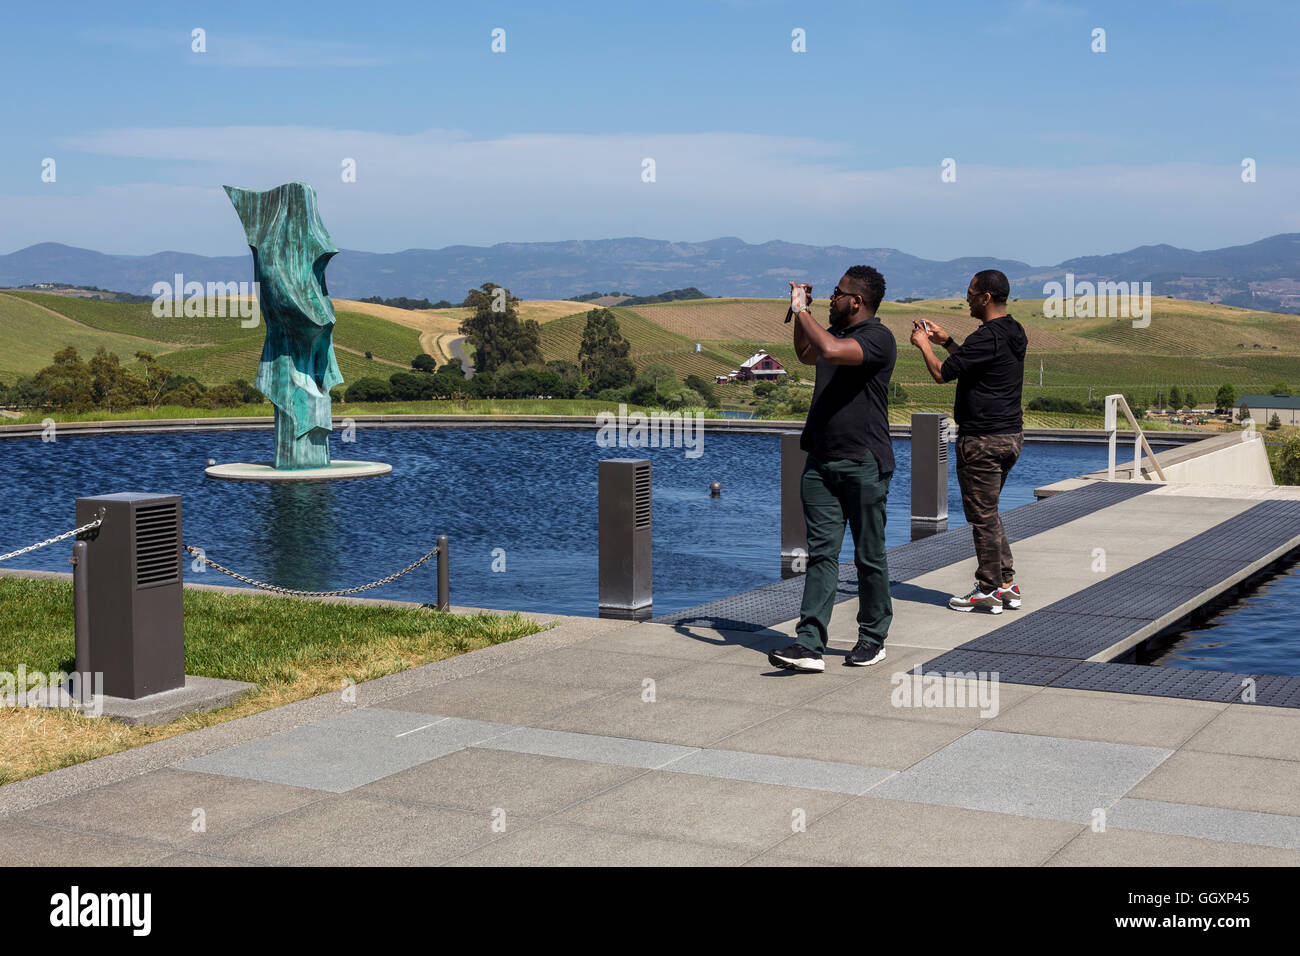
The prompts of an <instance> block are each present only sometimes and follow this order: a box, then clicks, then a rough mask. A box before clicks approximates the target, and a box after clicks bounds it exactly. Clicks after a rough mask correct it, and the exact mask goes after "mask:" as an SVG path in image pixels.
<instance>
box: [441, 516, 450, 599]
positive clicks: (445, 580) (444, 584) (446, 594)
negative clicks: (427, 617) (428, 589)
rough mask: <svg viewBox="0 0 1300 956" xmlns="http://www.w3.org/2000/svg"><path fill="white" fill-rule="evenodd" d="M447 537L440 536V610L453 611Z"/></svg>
mask: <svg viewBox="0 0 1300 956" xmlns="http://www.w3.org/2000/svg"><path fill="white" fill-rule="evenodd" d="M448 560H449V555H448V554H447V536H446V535H445V534H440V535H438V610H439V611H450V610H451V571H450V569H449V567H448V564H447V562H448Z"/></svg>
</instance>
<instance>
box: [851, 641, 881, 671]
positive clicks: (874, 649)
mask: <svg viewBox="0 0 1300 956" xmlns="http://www.w3.org/2000/svg"><path fill="white" fill-rule="evenodd" d="M884 659H885V645H884V644H873V643H872V642H870V641H858V643H856V644H854V645H853V650H851V651H849V653H848V656H847V657H845V658H844V666H845V667H869V666H870V665H872V664H879V663H880V662H881V661H883V660H884Z"/></svg>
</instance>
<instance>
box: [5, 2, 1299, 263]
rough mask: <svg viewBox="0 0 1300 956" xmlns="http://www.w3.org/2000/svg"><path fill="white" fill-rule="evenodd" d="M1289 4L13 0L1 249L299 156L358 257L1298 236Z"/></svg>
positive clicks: (1109, 247) (1207, 242) (138, 221)
mask: <svg viewBox="0 0 1300 956" xmlns="http://www.w3.org/2000/svg"><path fill="white" fill-rule="evenodd" d="M196 27H197V28H202V29H203V30H205V31H206V44H207V51H206V52H205V53H195V52H193V51H192V49H191V31H192V30H193V29H194V28H196ZM498 27H499V28H502V29H504V30H505V31H506V34H505V39H506V51H505V52H504V53H493V52H492V51H491V48H490V46H491V40H492V38H491V31H492V30H493V29H494V28H498ZM1097 27H1100V28H1102V29H1104V30H1105V31H1106V47H1107V49H1106V52H1105V53H1094V52H1092V50H1091V49H1090V47H1091V44H1092V31H1093V29H1094V28H1097ZM795 28H799V29H802V30H804V31H805V32H806V37H807V41H806V42H807V52H805V53H794V52H792V50H791V43H792V38H791V31H792V30H794V29H795ZM1298 28H1300V5H1296V4H1293V3H1264V2H1250V0H1245V2H1217V0H1214V2H1211V0H1199V2H1158V3H1140V4H1134V3H1131V2H1130V3H1090V4H1084V3H1071V2H1048V0H1038V2H1033V0H1013V2H991V3H982V4H973V3H942V2H939V3H925V4H888V5H887V4H876V3H783V2H763V0H753V2H745V0H734V2H705V0H701V2H689V3H687V2H678V3H673V2H668V3H665V2H655V3H650V4H621V3H619V4H611V3H559V4H555V5H553V6H552V5H542V4H535V3H527V4H525V3H497V4H490V3H489V4H481V5H465V4H445V3H404V2H393V3H384V2H378V0H376V2H372V3H364V4H363V3H354V2H348V3H339V2H328V0H318V2H314V3H273V2H270V0H264V2H261V3H244V2H233V3H227V2H221V3H217V2H212V3H190V4H186V3H167V4H150V3H123V4H116V5H110V4H102V3H95V4H91V3H71V4H60V3H49V4H24V5H22V6H17V5H10V7H9V8H8V9H7V10H6V14H5V29H4V31H3V34H2V35H0V73H2V74H3V78H4V82H5V89H6V91H7V93H8V95H7V96H6V97H5V98H4V100H3V101H2V102H0V129H3V130H4V134H5V136H4V149H0V209H3V212H0V252H10V251H13V250H15V249H18V248H22V247H25V246H27V245H30V244H32V243H35V242H41V241H58V242H66V243H69V244H72V245H79V246H87V247H90V248H95V249H99V250H101V251H105V252H115V253H129V254H145V253H150V252H156V251H159V250H162V249H180V250H184V251H190V252H199V253H205V254H235V253H239V252H241V251H242V250H243V248H244V244H243V240H242V234H241V230H240V229H239V225H238V221H237V219H236V217H235V215H234V212H233V210H232V209H230V207H229V204H228V202H227V200H226V198H225V195H224V194H223V193H222V192H221V189H220V187H221V185H222V184H224V183H232V184H235V185H242V186H252V187H259V188H268V187H270V186H273V185H276V184H278V183H281V182H285V181H288V180H293V179H301V180H304V181H306V182H309V183H312V184H313V185H315V186H316V187H317V189H318V191H319V193H320V199H321V212H322V216H323V217H324V220H325V222H326V225H327V226H328V227H329V228H330V230H331V233H332V234H333V236H334V240H335V243H336V244H337V245H339V246H340V247H342V248H350V249H365V250H371V251H377V252H391V251H397V250H401V249H405V248H412V247H425V248H433V247H441V246H446V245H453V244H461V243H466V244H491V243H495V242H505V241H549V240H564V239H599V238H611V237H618V236H633V235H637V236H649V237H652V238H660V239H673V240H683V241H698V240H703V239H710V238H715V237H718V236H725V235H734V236H740V237H741V238H743V239H745V240H747V241H751V242H762V241H767V240H770V239H783V240H788V241H795V242H807V243H813V244H818V245H831V244H838V245H846V246H855V247H875V246H890V247H895V248H899V249H902V250H903V251H905V252H909V253H912V254H915V255H920V256H924V257H927V258H953V257H957V256H963V255H993V256H1003V257H1008V258H1018V259H1023V260H1026V261H1029V262H1033V263H1035V264H1049V263H1053V262H1056V261H1059V260H1060V259H1063V258H1066V257H1068V256H1074V255H1085V254H1092V253H1104V252H1114V251H1120V250H1124V249H1128V248H1131V247H1133V246H1136V245H1141V244H1146V243H1155V242H1169V243H1172V244H1175V245H1180V246H1186V247H1191V248H1214V247H1219V246H1225V245H1233V244H1238V243H1242V242H1250V241H1254V240H1255V239H1259V238H1262V237H1264V236H1267V235H1272V234H1275V233H1278V232H1292V231H1300V203H1297V199H1300V188H1298V185H1297V184H1298V183H1300V178H1298V177H1300V150H1298V149H1297V147H1300V110H1297V103H1300V97H1298V96H1297V93H1300V63H1298V62H1297V59H1296V57H1295V55H1294V43H1295V37H1296V36H1297V35H1298V34H1300V29H1298ZM15 92H18V95H13V94H14V93H15ZM47 157H49V158H53V159H54V160H55V162H56V164H57V165H56V180H55V182H53V183H47V182H42V181H41V169H42V166H41V164H42V161H43V160H44V159H45V158H47ZM647 157H650V158H653V159H654V160H655V174H656V178H655V181H654V182H652V183H647V182H643V181H642V176H641V170H642V161H643V160H644V159H645V158H647ZM949 157H951V158H953V159H954V160H956V164H957V165H956V171H957V179H956V182H949V183H944V182H941V180H940V164H941V162H942V161H943V160H944V159H945V158H949ZM1245 157H1251V158H1253V159H1254V160H1255V161H1256V163H1257V181H1256V182H1254V183H1249V184H1247V183H1243V182H1242V181H1241V163H1242V160H1243V158H1245ZM345 159H353V160H355V162H356V169H357V176H356V181H355V182H348V183H345V182H342V181H341V177H340V172H341V167H342V164H343V161H344V160H345Z"/></svg>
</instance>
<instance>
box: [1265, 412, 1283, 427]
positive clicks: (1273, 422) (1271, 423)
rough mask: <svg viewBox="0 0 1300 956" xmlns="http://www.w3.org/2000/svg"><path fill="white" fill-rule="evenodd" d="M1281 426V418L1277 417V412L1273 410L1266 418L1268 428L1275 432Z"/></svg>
mask: <svg viewBox="0 0 1300 956" xmlns="http://www.w3.org/2000/svg"><path fill="white" fill-rule="evenodd" d="M1281 427H1282V419H1280V418H1278V417H1277V412H1274V413H1273V417H1272V418H1270V419H1269V420H1268V430H1269V431H1271V432H1275V431H1277V430H1278V429H1279V428H1281Z"/></svg>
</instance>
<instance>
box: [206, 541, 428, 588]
mask: <svg viewBox="0 0 1300 956" xmlns="http://www.w3.org/2000/svg"><path fill="white" fill-rule="evenodd" d="M181 547H182V548H184V549H185V550H186V551H188V552H189V553H190V554H192V555H193V556H194V557H196V558H198V559H199V560H200V561H202V562H203V563H204V564H205V565H211V566H212V567H214V568H216V569H217V570H218V571H220V572H221V573H222V574H225V575H228V576H229V577H232V578H234V579H235V580H236V581H243V582H244V583H245V584H251V585H252V586H253V587H255V588H260V589H261V590H263V591H272V592H274V593H276V594H288V595H292V596H294V597H342V596H343V595H345V594H357V593H359V592H361V591H369V590H370V589H371V588H377V587H379V586H381V585H384V584H389V583H391V582H393V581H396V580H397V579H398V578H400V577H401V576H402V575H404V574H410V573H411V572H412V571H414V570H415V569H416V568H418V567H419V566H420V565H422V564H424V562H426V561H428V560H429V559H430V558H432V557H433V556H434V555H435V554H437V553H438V549H437V548H434V549H433V550H432V551H430V552H429V553H428V554H426V555H425V556H424V557H422V558H420V559H419V560H417V561H414V562H412V563H411V564H408V565H407V566H406V567H404V568H402V570H400V571H396V572H394V573H393V574H390V575H388V576H387V577H384V578H380V579H379V580H378V581H371V582H370V583H369V584H363V585H361V586H360V587H355V588H342V589H340V590H338V591H299V590H297V589H295V588H286V587H281V586H280V585H278V584H267V583H266V582H265V581H254V580H253V579H252V578H249V577H245V576H244V575H242V574H240V573H239V572H237V571H231V570H230V569H229V568H226V567H223V566H221V565H220V564H218V563H217V562H216V561H213V560H212V559H211V558H209V557H208V556H207V553H206V552H204V551H203V550H202V549H201V548H194V547H191V546H190V545H188V544H182V545H181Z"/></svg>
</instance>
